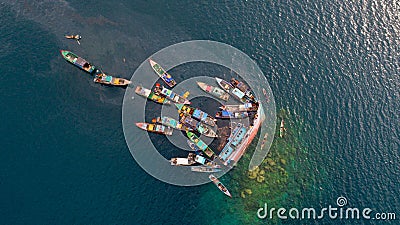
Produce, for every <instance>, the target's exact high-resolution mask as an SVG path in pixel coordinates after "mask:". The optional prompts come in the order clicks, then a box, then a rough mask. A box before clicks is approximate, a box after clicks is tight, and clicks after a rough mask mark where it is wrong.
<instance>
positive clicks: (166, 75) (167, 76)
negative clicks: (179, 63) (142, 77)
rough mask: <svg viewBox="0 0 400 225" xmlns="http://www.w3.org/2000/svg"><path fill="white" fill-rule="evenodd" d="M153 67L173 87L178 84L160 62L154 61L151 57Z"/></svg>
mask: <svg viewBox="0 0 400 225" xmlns="http://www.w3.org/2000/svg"><path fill="white" fill-rule="evenodd" d="M149 62H150V65H151V68H153V70H154V72H156V74H157V75H158V76H159V77H160V78H161V79H162V80H163V81H164V82H165V83H166V84H167V85H168V86H170V87H173V86H175V85H176V81H175V80H174V78H172V76H171V75H170V74H169V73H167V71H165V70H164V69H163V68H162V67H161V66H160V65H158V63H156V62H155V61H153V60H152V59H149Z"/></svg>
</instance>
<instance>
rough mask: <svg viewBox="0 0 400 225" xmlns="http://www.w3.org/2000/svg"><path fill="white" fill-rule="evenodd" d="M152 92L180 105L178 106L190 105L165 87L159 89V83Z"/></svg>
mask: <svg viewBox="0 0 400 225" xmlns="http://www.w3.org/2000/svg"><path fill="white" fill-rule="evenodd" d="M154 92H155V93H157V94H160V95H163V96H165V97H166V98H167V99H169V100H171V101H172V102H175V103H180V104H190V101H189V100H187V99H186V98H184V97H183V96H180V95H178V94H177V93H175V92H173V91H171V90H169V89H167V88H165V87H161V85H160V84H159V83H157V84H156V88H155V89H154Z"/></svg>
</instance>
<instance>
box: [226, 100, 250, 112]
mask: <svg viewBox="0 0 400 225" xmlns="http://www.w3.org/2000/svg"><path fill="white" fill-rule="evenodd" d="M219 108H220V109H222V110H226V111H229V112H252V111H257V110H258V103H253V102H248V103H244V104H242V105H223V106H221V107H219Z"/></svg>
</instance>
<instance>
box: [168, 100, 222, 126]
mask: <svg viewBox="0 0 400 225" xmlns="http://www.w3.org/2000/svg"><path fill="white" fill-rule="evenodd" d="M175 106H176V107H177V108H178V110H179V113H184V114H186V115H190V116H191V117H193V118H195V119H198V120H199V121H201V122H203V123H205V124H207V125H210V126H212V127H213V126H215V124H216V123H215V122H216V121H217V120H216V119H215V118H214V117H212V116H210V115H208V113H206V112H203V111H201V110H200V109H197V108H193V107H190V106H188V105H184V104H175Z"/></svg>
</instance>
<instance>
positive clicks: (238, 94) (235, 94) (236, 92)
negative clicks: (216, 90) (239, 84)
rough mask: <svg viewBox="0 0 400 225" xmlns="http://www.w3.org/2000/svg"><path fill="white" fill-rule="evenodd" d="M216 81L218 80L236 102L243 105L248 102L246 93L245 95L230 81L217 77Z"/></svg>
mask: <svg viewBox="0 0 400 225" xmlns="http://www.w3.org/2000/svg"><path fill="white" fill-rule="evenodd" d="M215 79H216V80H217V83H218V85H219V86H220V87H221V88H222V89H224V90H225V91H226V92H228V93H229V94H230V95H232V96H233V97H234V98H235V99H236V100H238V101H240V102H243V103H246V102H248V100H247V98H246V95H245V93H243V92H242V91H241V90H239V89H237V88H235V87H233V86H232V84H230V83H229V82H228V81H225V80H222V79H221V78H218V77H216V78H215Z"/></svg>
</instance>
